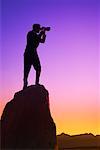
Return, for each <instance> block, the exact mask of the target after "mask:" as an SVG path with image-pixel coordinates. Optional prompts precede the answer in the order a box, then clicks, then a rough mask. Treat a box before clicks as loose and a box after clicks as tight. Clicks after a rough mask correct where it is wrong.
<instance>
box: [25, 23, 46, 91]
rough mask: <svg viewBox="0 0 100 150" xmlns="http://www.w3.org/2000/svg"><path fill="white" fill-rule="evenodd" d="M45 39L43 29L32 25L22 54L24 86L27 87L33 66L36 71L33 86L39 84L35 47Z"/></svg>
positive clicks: (38, 25) (39, 69) (38, 65)
mask: <svg viewBox="0 0 100 150" xmlns="http://www.w3.org/2000/svg"><path fill="white" fill-rule="evenodd" d="M45 39H46V34H45V28H40V24H34V25H33V29H32V31H29V32H28V34H27V45H26V49H25V53H24V86H23V89H24V88H26V87H27V85H28V81H27V78H28V74H29V71H30V69H31V65H33V67H34V69H35V71H36V81H35V84H39V77H40V73H41V64H40V60H39V57H38V54H37V47H38V46H39V43H44V42H45Z"/></svg>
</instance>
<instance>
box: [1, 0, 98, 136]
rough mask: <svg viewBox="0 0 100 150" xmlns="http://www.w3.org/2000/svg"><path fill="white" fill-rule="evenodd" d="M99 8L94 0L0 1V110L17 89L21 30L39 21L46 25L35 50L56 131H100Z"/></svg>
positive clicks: (20, 82)
mask: <svg viewBox="0 0 100 150" xmlns="http://www.w3.org/2000/svg"><path fill="white" fill-rule="evenodd" d="M99 10H100V1H99V0H2V1H1V25H2V26H1V33H2V34H1V52H0V58H1V59H0V61H1V64H0V68H1V69H0V70H1V73H0V75H1V78H0V83H1V85H2V86H0V115H1V114H2V110H3V108H4V106H5V104H6V103H7V102H8V101H9V100H11V99H12V98H13V96H14V94H15V92H17V91H20V90H22V87H23V53H24V50H25V46H26V35H27V32H28V31H30V30H31V29H32V24H34V23H40V24H41V25H42V26H50V27H51V31H49V32H47V39H46V42H45V44H40V46H39V48H38V54H39V57H40V61H41V66H42V72H41V77H40V83H41V84H43V85H44V86H45V87H46V89H47V90H48V91H49V95H50V110H51V113H52V117H53V119H54V121H55V123H56V127H57V134H60V133H62V132H65V133H67V134H70V135H73V134H80V133H90V132H91V133H93V134H100V101H99V100H100V94H99V83H100V82H99V72H100V70H99V69H100V68H99V55H100V53H99V39H100V38H99V31H100V29H99V25H100V21H99V17H100V12H99ZM34 82H35V71H34V69H33V68H32V69H31V72H30V75H29V85H31V84H34Z"/></svg>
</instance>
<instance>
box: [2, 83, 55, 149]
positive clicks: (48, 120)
mask: <svg viewBox="0 0 100 150" xmlns="http://www.w3.org/2000/svg"><path fill="white" fill-rule="evenodd" d="M1 135H2V136H1V147H2V149H7V148H9V149H46V150H47V149H54V148H55V146H56V142H57V138H56V126H55V123H54V121H53V119H52V117H51V114H50V109H49V94H48V91H47V90H46V89H45V88H44V86H42V85H32V86H29V87H28V88H26V89H25V90H22V91H19V92H18V93H16V94H15V96H14V98H13V100H11V101H10V102H8V103H7V105H6V106H5V108H4V111H3V114H2V116H1Z"/></svg>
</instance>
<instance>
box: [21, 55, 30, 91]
mask: <svg viewBox="0 0 100 150" xmlns="http://www.w3.org/2000/svg"><path fill="white" fill-rule="evenodd" d="M30 69H31V63H29V59H28V57H27V55H24V79H23V80H24V85H23V89H25V88H26V87H27V85H28V81H27V79H28V74H29V72H30Z"/></svg>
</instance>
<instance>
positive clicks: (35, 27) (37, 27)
mask: <svg viewBox="0 0 100 150" xmlns="http://www.w3.org/2000/svg"><path fill="white" fill-rule="evenodd" d="M40 29H41V28H40V24H33V31H35V32H36V33H39V31H40Z"/></svg>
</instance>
